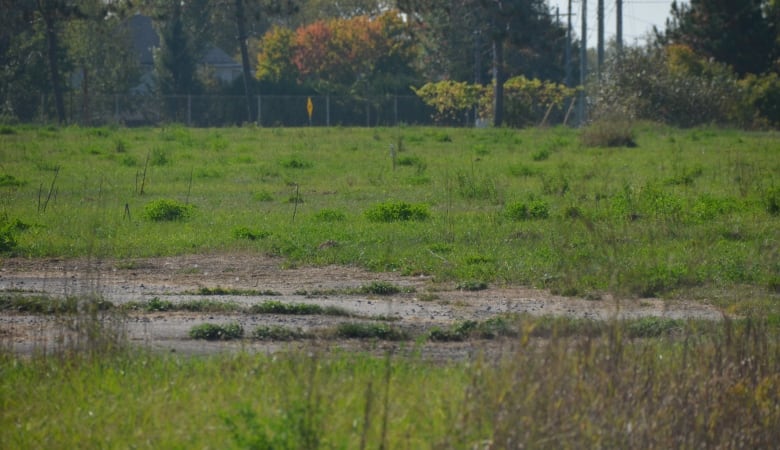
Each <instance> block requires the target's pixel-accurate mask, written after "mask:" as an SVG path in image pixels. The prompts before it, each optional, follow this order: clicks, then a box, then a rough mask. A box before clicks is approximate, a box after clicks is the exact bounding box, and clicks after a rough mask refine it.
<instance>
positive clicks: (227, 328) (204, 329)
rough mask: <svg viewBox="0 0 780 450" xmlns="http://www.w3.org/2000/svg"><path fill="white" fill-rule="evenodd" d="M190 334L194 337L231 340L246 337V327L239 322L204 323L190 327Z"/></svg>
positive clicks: (210, 339) (209, 339) (208, 339)
mask: <svg viewBox="0 0 780 450" xmlns="http://www.w3.org/2000/svg"><path fill="white" fill-rule="evenodd" d="M189 334H190V338H192V339H204V340H207V341H217V340H221V341H229V340H232V339H241V338H242V337H244V328H243V327H242V326H241V325H240V324H238V323H229V324H226V325H217V324H213V323H203V324H200V325H195V326H194V327H192V328H190V333H189Z"/></svg>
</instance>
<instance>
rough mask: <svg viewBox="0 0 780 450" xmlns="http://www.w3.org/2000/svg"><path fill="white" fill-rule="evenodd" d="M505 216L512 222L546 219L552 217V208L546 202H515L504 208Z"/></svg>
mask: <svg viewBox="0 0 780 450" xmlns="http://www.w3.org/2000/svg"><path fill="white" fill-rule="evenodd" d="M504 214H505V215H506V216H507V217H508V218H510V219H512V220H533V219H546V218H547V217H549V215H550V206H549V205H548V204H547V202H545V201H544V200H539V199H537V200H531V201H529V202H522V201H518V202H514V203H510V204H508V205H507V206H506V207H505V208H504Z"/></svg>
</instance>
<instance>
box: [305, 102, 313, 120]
mask: <svg viewBox="0 0 780 450" xmlns="http://www.w3.org/2000/svg"><path fill="white" fill-rule="evenodd" d="M306 112H308V113H309V122H311V114H312V113H313V112H314V103H312V101H311V97H309V99H308V100H307V101H306Z"/></svg>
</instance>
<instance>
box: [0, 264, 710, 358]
mask: <svg viewBox="0 0 780 450" xmlns="http://www.w3.org/2000/svg"><path fill="white" fill-rule="evenodd" d="M284 262H285V261H284V260H283V259H279V258H271V257H266V256H262V255H256V254H234V253H232V254H213V255H189V256H179V257H165V258H142V259H131V260H94V259H92V260H88V259H68V260H65V259H22V258H8V259H3V260H0V295H2V294H9V293H13V294H14V295H40V294H45V295H48V296H54V297H65V296H74V295H97V296H100V297H102V298H103V299H105V300H107V301H110V302H112V303H113V304H115V305H119V304H121V303H124V302H129V301H140V302H145V301H147V300H150V299H152V298H154V297H158V298H159V299H161V300H168V301H171V302H180V301H185V300H191V299H204V298H209V299H212V300H217V301H231V302H237V303H242V304H247V305H251V304H253V303H261V302H265V301H268V300H274V301H280V302H291V303H316V304H319V305H322V306H330V305H333V306H338V307H341V308H343V309H346V310H348V311H350V312H353V313H355V314H359V315H362V316H390V317H393V318H395V319H396V320H395V321H394V322H393V326H396V327H399V328H404V329H407V330H409V331H411V332H412V333H415V332H418V333H419V332H422V331H424V330H428V329H431V328H433V327H446V326H448V325H450V324H452V323H454V322H458V321H462V320H466V319H474V320H485V319H487V318H490V317H493V316H495V315H498V314H504V313H528V314H534V315H570V316H576V317H586V318H601V319H606V318H611V317H620V318H631V317H643V316H659V317H669V318H702V319H712V320H718V319H719V318H720V317H721V313H720V311H719V310H717V309H716V308H714V307H711V306H708V305H704V304H699V303H694V302H688V301H664V300H660V299H639V300H637V299H633V300H622V301H617V300H616V299H613V298H611V297H609V296H604V298H602V299H600V300H586V299H579V298H571V297H559V296H554V295H551V294H550V293H549V292H545V291H540V290H535V289H530V288H525V287H513V286H509V287H491V288H489V289H485V290H481V291H475V292H470V291H461V290H458V289H455V287H454V285H442V284H436V283H433V282H432V281H431V279H429V278H428V277H404V276H400V275H398V274H394V273H373V272H367V271H364V270H361V269H357V268H353V267H343V266H328V267H301V268H284ZM375 281H386V282H390V283H393V284H395V285H397V286H400V287H404V288H410V289H407V290H413V291H414V292H413V293H404V294H398V295H392V296H376V295H363V294H360V295H357V294H347V293H345V292H346V291H349V290H350V289H351V290H354V289H355V288H359V287H361V286H365V285H368V284H369V283H371V282H375ZM203 287H207V288H215V287H221V288H225V289H237V290H241V291H252V292H273V293H275V294H277V295H241V296H231V295H219V296H202V295H193V294H192V292H195V291H197V290H198V289H200V288H203ZM354 320H355V319H351V318H344V317H332V316H321V315H319V316H289V315H267V314H264V315H247V314H235V315H215V314H198V313H181V312H157V313H139V314H133V315H130V316H129V317H128V318H127V319H126V320H125V321H124V323H123V324H122V327H123V330H124V332H125V333H126V334H127V337H128V338H129V339H130V341H131V342H134V343H137V344H138V345H143V346H146V347H149V348H152V349H155V350H164V351H178V352H185V353H194V354H198V353H213V352H218V351H225V350H235V349H244V350H251V351H263V352H274V351H278V350H280V349H284V348H290V347H293V348H295V347H300V346H311V345H318V346H322V347H328V348H331V347H338V348H347V349H351V348H363V347H366V346H371V348H374V349H376V347H377V346H380V347H381V346H384V345H388V344H377V343H366V342H352V341H350V342H326V343H323V342H318V343H314V344H313V343H311V342H308V341H306V342H292V343H286V342H259V341H250V340H244V341H241V342H206V341H200V340H192V339H190V338H189V337H188V332H189V330H190V329H191V328H192V327H193V326H194V325H196V324H199V323H206V322H208V323H227V322H239V323H241V324H242V325H243V326H244V328H245V330H252V329H254V328H255V327H257V326H260V325H282V326H286V327H291V328H299V329H301V330H316V329H322V328H327V327H332V326H333V325H335V324H337V323H338V322H340V321H354ZM66 325H67V324H63V323H61V321H58V320H55V319H52V318H50V317H45V316H34V315H22V314H10V313H2V315H0V342H2V345H4V346H10V347H11V348H12V349H13V351H15V352H21V353H30V352H33V351H41V350H42V349H43V350H45V349H46V348H49V347H52V346H54V345H57V342H58V339H61V336H62V332H61V329H62V328H63V326H66ZM482 345H484V343H480V342H466V343H439V344H433V343H429V344H425V349H424V351H425V352H428V353H431V354H434V355H436V354H439V353H443V354H454V355H461V354H462V355H467V354H471V353H473V352H476V351H479V349H480V347H481V346H482ZM491 345H496V344H495V343H493V344H491ZM500 345H503V344H500ZM417 350H419V348H418V349H417Z"/></svg>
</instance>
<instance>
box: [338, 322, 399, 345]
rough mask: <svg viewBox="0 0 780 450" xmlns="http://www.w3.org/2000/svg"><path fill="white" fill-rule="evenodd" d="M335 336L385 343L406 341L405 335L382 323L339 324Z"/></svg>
mask: <svg viewBox="0 0 780 450" xmlns="http://www.w3.org/2000/svg"><path fill="white" fill-rule="evenodd" d="M336 336H338V337H340V338H345V339H382V340H386V341H403V340H406V339H408V336H407V335H406V333H404V332H403V331H401V330H398V329H396V328H393V327H391V326H390V325H387V324H384V323H380V324H373V323H360V322H346V323H341V324H339V325H338V326H337V327H336Z"/></svg>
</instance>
